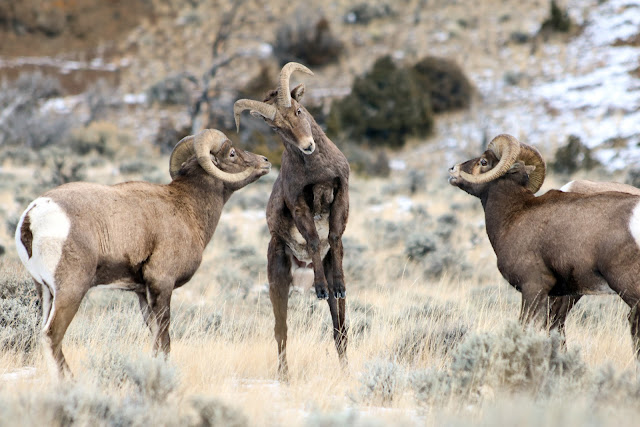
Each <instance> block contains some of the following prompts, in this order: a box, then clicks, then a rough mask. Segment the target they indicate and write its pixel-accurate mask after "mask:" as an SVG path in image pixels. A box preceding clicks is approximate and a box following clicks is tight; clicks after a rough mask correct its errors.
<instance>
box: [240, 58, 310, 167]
mask: <svg viewBox="0 0 640 427" xmlns="http://www.w3.org/2000/svg"><path fill="white" fill-rule="evenodd" d="M294 71H300V72H303V73H305V74H309V75H313V72H312V71H311V70H309V69H308V68H307V67H305V66H304V65H302V64H298V63H297V62H289V63H288V64H286V65H285V66H284V67H282V70H281V71H280V82H279V84H278V89H276V90H275V91H271V92H270V93H269V94H268V95H267V97H266V99H265V100H264V101H262V102H260V101H255V100H251V99H239V100H238V101H236V102H235V104H234V106H233V113H234V116H235V120H236V127H237V129H238V130H240V114H241V113H242V112H243V111H244V110H249V111H250V113H251V115H253V116H255V117H262V118H263V119H264V121H265V122H267V124H268V125H269V126H270V127H271V128H272V129H273V130H274V131H276V132H277V133H278V134H279V135H280V137H281V138H282V140H283V141H284V142H285V144H290V145H292V146H293V147H295V148H297V149H299V150H300V151H301V152H302V153H303V154H305V155H309V154H312V153H313V152H314V151H315V149H316V143H315V141H314V140H313V135H312V133H311V123H312V122H313V117H311V115H310V114H309V112H308V111H307V110H306V109H305V108H304V107H303V106H302V104H300V100H301V99H302V96H303V95H304V85H303V84H300V85H298V86H296V87H295V88H293V90H289V78H290V77H291V74H292V73H293V72H294Z"/></svg>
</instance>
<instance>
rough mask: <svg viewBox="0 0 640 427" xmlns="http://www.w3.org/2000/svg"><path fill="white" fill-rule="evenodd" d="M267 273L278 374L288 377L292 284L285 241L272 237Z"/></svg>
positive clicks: (268, 253) (289, 261)
mask: <svg viewBox="0 0 640 427" xmlns="http://www.w3.org/2000/svg"><path fill="white" fill-rule="evenodd" d="M267 273H268V276H269V298H270V299H271V306H272V308H273V315H274V317H275V327H274V335H275V339H276V343H277V344H278V374H279V375H280V377H281V378H283V379H286V378H287V376H288V375H289V366H288V364H287V308H288V307H287V306H288V303H289V286H290V284H291V279H292V278H291V260H290V259H289V256H288V255H287V254H286V253H285V250H284V243H283V242H282V241H281V240H279V239H277V238H275V237H272V238H271V241H270V242H269V250H268V252H267Z"/></svg>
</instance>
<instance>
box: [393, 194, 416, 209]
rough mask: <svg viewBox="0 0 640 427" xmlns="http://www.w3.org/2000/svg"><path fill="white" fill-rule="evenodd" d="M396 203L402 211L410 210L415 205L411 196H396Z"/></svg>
mask: <svg viewBox="0 0 640 427" xmlns="http://www.w3.org/2000/svg"><path fill="white" fill-rule="evenodd" d="M396 205H398V210H399V211H400V212H409V211H410V210H411V208H412V207H413V205H414V203H413V200H411V198H410V197H407V196H398V197H396Z"/></svg>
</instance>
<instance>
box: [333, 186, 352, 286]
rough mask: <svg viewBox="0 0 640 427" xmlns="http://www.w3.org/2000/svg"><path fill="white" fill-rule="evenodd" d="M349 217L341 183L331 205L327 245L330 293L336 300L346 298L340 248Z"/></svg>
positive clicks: (346, 197) (345, 195)
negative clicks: (331, 278)
mask: <svg viewBox="0 0 640 427" xmlns="http://www.w3.org/2000/svg"><path fill="white" fill-rule="evenodd" d="M348 217H349V186H348V183H341V185H340V186H339V187H338V190H337V191H336V194H335V196H334V199H333V204H332V205H331V215H330V216H329V245H330V246H331V251H330V256H331V257H332V260H331V261H332V265H333V269H332V274H333V280H332V285H333V286H332V288H333V289H331V291H332V292H333V295H334V296H335V298H337V299H342V298H345V297H346V289H345V285H344V270H343V269H342V259H343V257H344V248H343V246H342V234H343V233H344V230H345V228H346V226H347V219H348Z"/></svg>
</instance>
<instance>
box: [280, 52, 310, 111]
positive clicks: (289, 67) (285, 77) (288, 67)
mask: <svg viewBox="0 0 640 427" xmlns="http://www.w3.org/2000/svg"><path fill="white" fill-rule="evenodd" d="M294 71H301V72H303V73H305V74H309V75H311V76H313V71H311V70H310V69H308V68H307V67H305V66H304V65H302V64H298V63H297V62H289V63H287V64H285V66H284V67H282V70H281V71H280V83H279V84H278V105H279V106H281V107H287V108H288V107H291V93H290V92H291V91H290V90H289V77H291V74H292V73H293V72H294Z"/></svg>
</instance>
